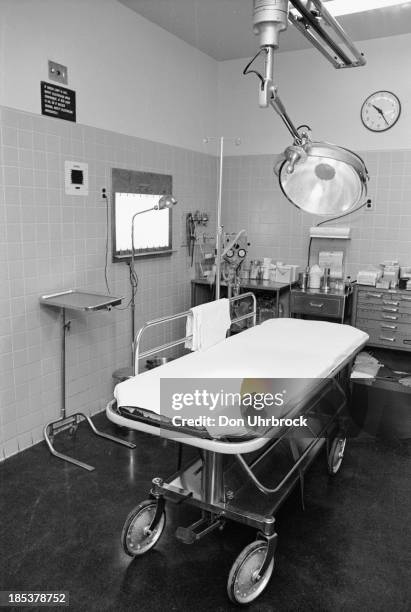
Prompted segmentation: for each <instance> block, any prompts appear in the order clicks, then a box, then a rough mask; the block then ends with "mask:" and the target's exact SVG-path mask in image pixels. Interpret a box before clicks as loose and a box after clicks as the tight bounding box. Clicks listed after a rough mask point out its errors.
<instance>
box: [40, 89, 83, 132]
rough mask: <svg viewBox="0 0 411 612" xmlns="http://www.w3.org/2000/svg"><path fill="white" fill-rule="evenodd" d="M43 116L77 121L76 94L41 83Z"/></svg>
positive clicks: (70, 90)
mask: <svg viewBox="0 0 411 612" xmlns="http://www.w3.org/2000/svg"><path fill="white" fill-rule="evenodd" d="M41 114H42V115H47V116H49V117H55V118H56V119H65V120H66V121H74V122H75V121H76V92H75V91H73V90H72V89H67V88H66V87H60V85H54V84H52V83H46V82H45V81H41Z"/></svg>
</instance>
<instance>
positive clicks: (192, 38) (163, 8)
mask: <svg viewBox="0 0 411 612" xmlns="http://www.w3.org/2000/svg"><path fill="white" fill-rule="evenodd" d="M118 1H119V2H121V4H124V5H125V6H127V7H129V8H130V9H132V10H133V11H136V12H137V13H139V14H140V15H142V16H143V17H145V18H146V19H148V20H149V21H152V22H153V23H156V24H157V25H159V26H161V27H162V28H164V29H165V30H168V31H169V32H171V33H172V34H174V35H175V36H178V37H179V38H181V39H183V40H185V41H186V42H187V43H189V44H190V45H192V46H194V47H197V48H198V49H200V50H201V51H203V52H204V53H206V54H207V55H210V56H211V57H213V58H214V59H216V60H219V61H222V60H230V59H237V58H244V57H249V56H252V55H254V53H255V52H256V50H257V39H256V37H255V36H254V34H253V31H252V6H253V3H252V0H118ZM338 21H339V23H340V24H341V25H342V27H343V28H344V29H345V31H346V32H347V34H348V35H349V37H350V38H351V40H353V41H360V40H367V39H370V38H382V37H386V36H396V35H398V34H406V33H409V32H411V2H409V3H408V4H406V5H403V6H393V7H391V8H386V9H379V10H374V11H367V12H365V13H357V14H356V15H346V16H344V17H340V18H338ZM280 40H281V46H280V51H296V50H299V49H307V48H309V47H310V43H309V42H308V41H307V40H306V39H305V37H304V36H302V35H301V34H300V33H299V32H298V31H297V30H296V29H295V28H294V27H292V26H290V27H289V28H288V30H287V32H284V33H283V34H281V39H280Z"/></svg>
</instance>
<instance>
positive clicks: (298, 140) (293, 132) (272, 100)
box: [270, 88, 305, 144]
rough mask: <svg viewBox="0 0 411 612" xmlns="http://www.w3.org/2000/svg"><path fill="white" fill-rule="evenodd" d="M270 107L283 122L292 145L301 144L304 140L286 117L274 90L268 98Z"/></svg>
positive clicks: (286, 114)
mask: <svg viewBox="0 0 411 612" xmlns="http://www.w3.org/2000/svg"><path fill="white" fill-rule="evenodd" d="M270 105H271V106H272V108H273V109H274V110H275V112H276V113H277V115H279V116H280V117H281V119H282V120H283V123H284V125H285V127H286V128H287V130H288V131H289V132H290V134H291V136H292V137H293V139H294V144H302V143H303V140H304V138H303V136H301V134H300V133H299V132H298V130H297V128H296V127H295V125H294V123H293V122H292V121H291V119H290V117H289V116H288V113H287V111H286V110H285V106H284V104H283V103H282V101H281V99H280V97H279V96H278V95H277V90H276V89H275V88H274V91H273V92H272V95H271V98H270ZM304 127H305V126H304Z"/></svg>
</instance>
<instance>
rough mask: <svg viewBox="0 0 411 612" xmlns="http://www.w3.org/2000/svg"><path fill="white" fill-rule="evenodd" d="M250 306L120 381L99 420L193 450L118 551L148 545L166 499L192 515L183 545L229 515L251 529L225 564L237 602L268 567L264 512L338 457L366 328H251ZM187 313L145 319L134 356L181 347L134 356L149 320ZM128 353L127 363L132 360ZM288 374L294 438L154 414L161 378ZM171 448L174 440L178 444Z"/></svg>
mask: <svg viewBox="0 0 411 612" xmlns="http://www.w3.org/2000/svg"><path fill="white" fill-rule="evenodd" d="M242 299H245V300H247V299H248V300H250V299H251V300H252V304H253V308H252V310H251V312H249V313H246V314H243V315H241V316H240V317H235V315H234V317H233V316H232V321H233V322H237V323H238V321H241V322H242V323H241V324H244V321H248V322H249V323H251V326H250V327H248V328H247V329H245V331H242V332H241V333H239V334H236V335H232V336H230V337H228V338H227V339H226V340H225V341H223V342H220V343H218V344H216V345H215V346H213V347H211V348H209V349H207V350H206V351H198V352H195V353H190V354H188V355H185V356H183V357H181V358H179V359H177V360H175V361H172V362H169V363H167V364H165V365H163V366H160V367H158V368H156V369H154V370H150V371H147V372H144V373H142V374H140V375H137V376H135V377H133V378H131V379H130V380H128V381H125V382H123V383H120V384H119V385H117V387H116V388H115V399H113V400H112V401H111V402H110V403H109V404H108V406H107V410H106V413H107V416H108V418H109V419H110V420H111V421H113V422H114V423H116V424H117V425H119V426H123V427H127V428H129V429H136V430H138V431H143V432H147V433H150V434H153V435H157V436H159V435H161V436H163V437H165V438H168V439H174V440H176V441H177V442H179V443H182V444H187V445H190V446H195V447H197V448H198V452H199V458H198V459H194V460H192V461H191V462H190V463H189V464H188V465H186V466H184V467H182V461H181V452H180V453H179V459H178V465H177V471H176V473H174V474H173V475H172V476H171V477H169V478H167V479H165V480H164V479H162V478H159V477H156V478H154V479H153V481H152V488H151V491H150V495H149V499H148V500H147V501H144V502H142V503H140V504H139V505H138V506H137V507H136V508H134V509H133V510H132V512H131V513H130V514H129V515H128V517H127V519H126V522H125V524H124V527H123V532H122V545H123V548H124V550H125V552H126V553H127V554H128V555H130V556H132V557H136V556H139V555H142V554H144V553H145V552H147V551H148V550H150V549H151V548H152V547H153V546H154V545H155V544H156V543H157V542H158V540H159V539H160V537H161V534H162V532H163V529H164V527H165V521H166V517H165V504H166V501H169V502H174V503H187V504H190V505H192V506H195V507H197V508H198V509H199V510H200V511H201V517H200V519H199V520H198V521H196V522H195V523H194V524H193V525H191V526H189V527H179V528H178V529H177V531H176V537H177V538H178V539H180V540H181V541H183V542H185V543H187V544H190V543H194V542H196V541H197V540H199V539H201V538H202V537H203V536H205V535H206V534H208V533H210V532H211V531H213V530H215V529H219V530H222V529H223V528H224V525H225V523H226V521H228V520H233V521H236V522H239V523H242V524H244V525H247V526H249V527H252V528H254V529H256V530H257V537H256V540H255V541H254V542H252V543H251V544H249V545H248V546H246V547H245V548H244V550H243V551H242V552H241V553H240V554H239V556H238V557H237V558H236V560H235V561H234V564H233V566H232V568H231V571H230V573H229V576H228V583H227V591H228V595H229V597H230V599H231V600H232V601H233V602H235V603H237V604H248V603H250V602H252V601H254V600H255V599H256V598H257V597H258V596H259V595H260V594H261V593H262V591H263V590H264V589H265V588H266V586H267V584H268V582H269V580H270V577H271V574H272V572H273V568H274V553H275V547H276V542H277V533H276V531H275V518H274V515H275V513H276V511H277V510H278V508H279V507H280V506H281V504H282V503H283V502H284V500H285V499H286V498H287V496H288V495H289V494H290V492H291V491H292V490H293V489H294V488H295V487H296V486H298V485H299V486H300V488H301V496H302V501H303V485H304V473H305V472H306V470H307V469H308V467H309V466H310V464H311V463H312V461H313V460H314V458H315V457H316V456H317V455H318V453H319V452H320V450H321V449H322V448H323V447H325V448H326V457H327V465H328V470H329V473H330V474H336V473H337V472H338V470H339V468H340V466H341V462H342V459H343V455H344V450H345V445H346V437H345V434H344V429H343V426H344V415H345V407H346V405H347V402H348V401H349V372H350V367H351V364H352V361H353V359H354V358H355V356H356V354H357V353H358V352H359V351H360V350H361V349H362V348H363V346H364V345H365V343H366V342H367V340H368V336H367V334H365V333H364V332H362V331H360V330H357V329H355V328H352V327H350V326H344V325H340V324H336V323H327V322H320V321H303V320H298V319H272V320H269V321H266V322H265V323H263V324H262V325H259V326H256V325H255V323H256V312H255V306H256V305H255V297H254V295H253V294H243V295H240V296H237V297H235V298H232V299H231V301H232V304H233V306H235V305H236V303H239V300H242ZM187 316H190V311H188V312H185V313H181V314H178V315H173V316H171V317H164V318H162V319H157V320H155V321H151V322H149V323H147V324H146V325H145V326H144V327H143V328H142V329H141V330H140V332H139V334H138V337H137V341H136V355H137V357H138V358H143V357H147V356H150V355H153V354H155V353H157V352H158V351H159V349H160V350H165V349H166V348H167V349H169V348H171V347H172V346H176V345H181V344H183V343H184V342H185V340H186V337H183V338H180V339H178V340H176V341H173V342H169V343H167V344H165V345H162V346H161V347H156V348H154V349H150V350H148V351H145V352H143V353H141V352H140V344H141V338H142V336H143V335H144V334H145V332H146V331H147V330H148V329H150V328H152V327H154V326H158V325H164V324H167V323H168V322H170V321H175V320H177V319H180V318H185V317H187ZM138 358H137V359H136V363H138ZM230 377H231V378H238V379H248V380H253V381H256V380H258V379H264V380H268V379H282V380H284V379H297V378H298V385H297V388H298V389H299V397H298V398H295V400H294V401H293V402H292V403H291V404H290V406H289V408H288V412H287V415H286V416H287V417H295V416H296V415H301V414H303V415H304V416H305V417H306V418H307V422H308V426H307V428H305V429H304V431H303V433H302V434H300V435H296V433H295V428H293V426H285V427H280V428H279V427H273V428H271V429H267V430H264V432H263V433H261V431H260V432H259V435H250V432H248V434H249V435H244V433H242V434H241V435H239V436H236V435H235V432H230V431H228V432H226V433H225V434H223V435H221V432H220V433H219V435H218V437H216V436H214V435H213V432H212V431H211V430H207V428H204V427H202V428H195V427H187V426H186V427H179V428H178V432H176V428H175V427H173V425H172V423H171V421H170V419H169V418H167V416H165V414H162V413H164V411H162V410H160V389H159V388H160V379H161V378H186V379H188V378H208V379H212V378H220V379H221V378H230ZM179 449H180V451H181V449H182V446H181V444H180V445H179Z"/></svg>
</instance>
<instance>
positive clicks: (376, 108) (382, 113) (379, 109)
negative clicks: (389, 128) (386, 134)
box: [371, 104, 389, 125]
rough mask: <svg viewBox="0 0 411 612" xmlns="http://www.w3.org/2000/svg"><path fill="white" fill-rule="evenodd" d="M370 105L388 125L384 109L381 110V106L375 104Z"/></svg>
mask: <svg viewBox="0 0 411 612" xmlns="http://www.w3.org/2000/svg"><path fill="white" fill-rule="evenodd" d="M371 106H373V107H374V108H375V110H376V111H377V112H378V113H379V114H380V115H381V117H382V118H383V119H384V121H385V123H386V124H387V125H389V123H388V121H387V119H386V118H385V115H384V111H383V110H382V109H381V108H379V107H378V106H375V104H371Z"/></svg>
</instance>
